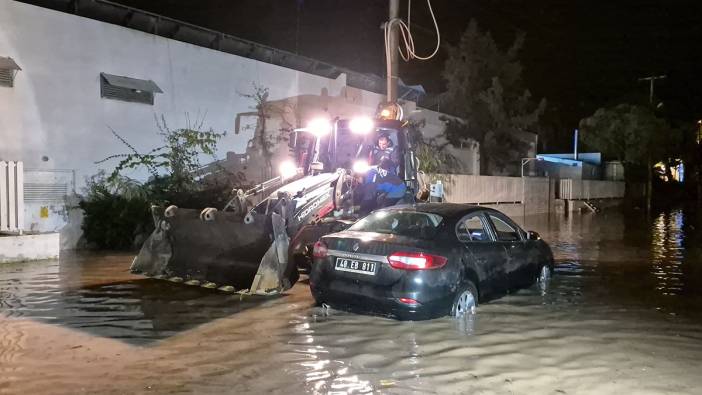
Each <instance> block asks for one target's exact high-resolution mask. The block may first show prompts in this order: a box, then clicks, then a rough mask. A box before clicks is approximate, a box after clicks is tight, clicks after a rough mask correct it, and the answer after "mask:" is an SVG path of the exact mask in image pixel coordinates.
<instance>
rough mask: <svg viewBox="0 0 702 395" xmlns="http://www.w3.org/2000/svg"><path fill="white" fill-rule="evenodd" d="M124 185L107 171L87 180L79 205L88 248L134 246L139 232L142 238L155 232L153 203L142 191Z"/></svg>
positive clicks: (123, 247)
mask: <svg viewBox="0 0 702 395" xmlns="http://www.w3.org/2000/svg"><path fill="white" fill-rule="evenodd" d="M119 180H120V181H125V180H124V179H121V178H120V179H119ZM121 184H122V185H119V183H115V182H109V181H108V179H107V178H106V177H105V174H104V172H101V173H98V174H97V175H96V176H93V177H92V178H90V179H89V180H88V185H87V188H86V189H87V196H86V198H85V199H83V200H82V201H81V202H80V203H79V204H78V205H79V207H80V208H81V209H83V212H84V217H83V225H82V228H83V234H84V237H85V240H86V242H87V243H88V246H89V247H94V248H100V249H130V248H135V247H139V246H138V245H135V243H134V242H135V239H137V238H138V236H139V235H142V237H141V240H142V241H143V235H144V234H149V233H151V232H152V231H153V221H152V219H151V212H150V203H149V201H148V200H147V198H146V196H145V194H144V193H143V191H135V190H133V189H132V188H130V187H133V186H130V187H127V185H126V184H125V183H123V182H121ZM137 189H140V188H137Z"/></svg>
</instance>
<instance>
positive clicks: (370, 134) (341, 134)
mask: <svg viewBox="0 0 702 395" xmlns="http://www.w3.org/2000/svg"><path fill="white" fill-rule="evenodd" d="M352 122H353V120H339V121H338V122H337V123H336V126H337V127H336V130H335V131H334V136H333V138H332V140H334V139H335V140H336V144H334V148H335V155H334V156H333V157H334V158H335V160H334V162H335V165H336V167H337V168H343V169H347V170H348V171H349V172H354V171H359V170H362V168H363V167H364V166H371V165H374V163H372V158H371V154H372V151H373V149H374V147H376V145H377V143H378V139H379V137H380V136H381V135H384V136H387V137H388V139H389V140H390V144H391V145H392V146H393V147H394V150H395V151H396V152H397V159H398V163H397V168H396V169H395V170H396V174H397V175H398V176H399V177H400V178H402V179H404V180H405V182H406V183H407V184H408V186H410V187H414V186H415V185H414V184H415V183H416V181H417V161H416V158H415V156H414V151H413V149H412V144H411V141H410V138H409V133H408V131H407V128H406V124H405V123H404V122H402V121H397V120H375V121H373V126H372V128H369V129H368V130H366V131H363V133H359V132H358V131H354V130H353V128H352ZM331 143H333V141H332V142H331Z"/></svg>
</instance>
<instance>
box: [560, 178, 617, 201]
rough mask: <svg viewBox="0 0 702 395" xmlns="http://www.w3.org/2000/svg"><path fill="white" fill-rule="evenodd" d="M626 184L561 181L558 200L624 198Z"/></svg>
mask: <svg viewBox="0 0 702 395" xmlns="http://www.w3.org/2000/svg"><path fill="white" fill-rule="evenodd" d="M624 193H625V183H624V182H621V181H598V180H572V179H563V180H560V181H559V188H558V198H559V199H567V200H590V199H610V198H623V197H624Z"/></svg>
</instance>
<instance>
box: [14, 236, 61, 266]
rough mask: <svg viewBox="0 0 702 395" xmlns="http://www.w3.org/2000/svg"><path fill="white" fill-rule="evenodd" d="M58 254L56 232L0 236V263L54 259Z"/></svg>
mask: <svg viewBox="0 0 702 395" xmlns="http://www.w3.org/2000/svg"><path fill="white" fill-rule="evenodd" d="M58 256H59V234H58V233H45V234H39V235H24V236H0V263H6V262H22V261H36V260H40V259H54V258H58Z"/></svg>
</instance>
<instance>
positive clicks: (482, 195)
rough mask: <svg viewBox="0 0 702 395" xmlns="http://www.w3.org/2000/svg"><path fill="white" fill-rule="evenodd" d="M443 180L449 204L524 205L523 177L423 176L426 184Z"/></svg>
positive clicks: (445, 197) (445, 195)
mask: <svg viewBox="0 0 702 395" xmlns="http://www.w3.org/2000/svg"><path fill="white" fill-rule="evenodd" d="M436 180H441V183H442V184H444V199H445V200H446V201H447V202H455V203H472V204H503V203H522V201H523V200H524V184H523V180H522V178H521V177H499V176H475V175H463V174H460V175H459V174H434V175H427V174H423V175H422V181H423V182H424V183H433V182H436Z"/></svg>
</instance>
